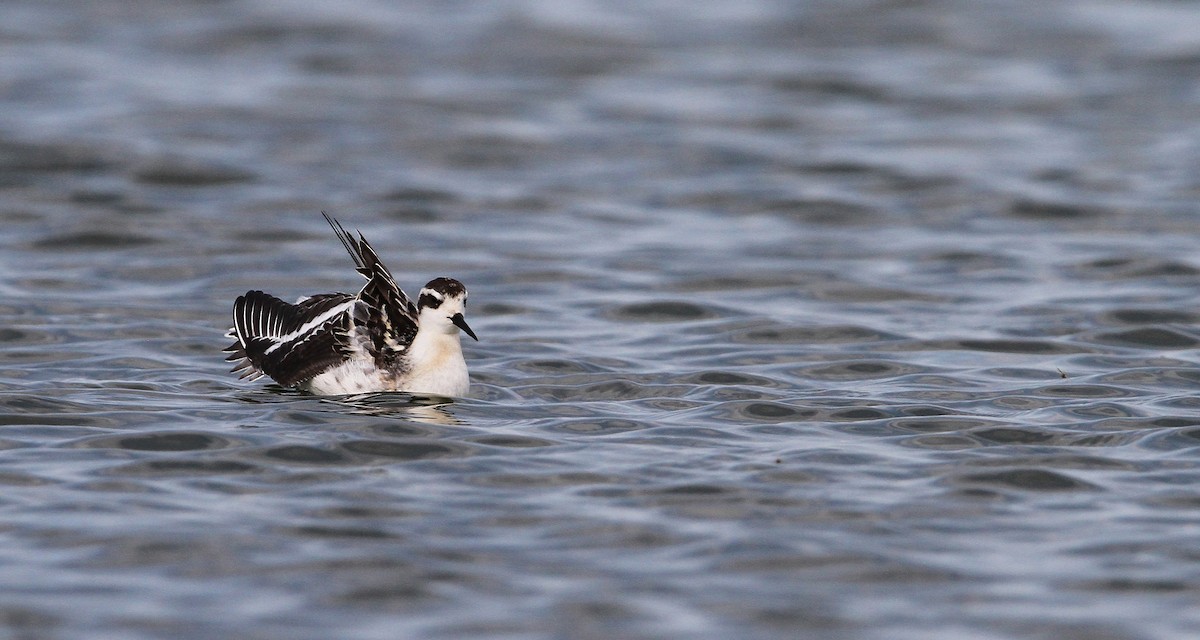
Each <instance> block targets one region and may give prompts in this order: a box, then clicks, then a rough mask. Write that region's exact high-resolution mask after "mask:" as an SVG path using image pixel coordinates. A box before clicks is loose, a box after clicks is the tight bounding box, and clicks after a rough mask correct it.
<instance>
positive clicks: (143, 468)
mask: <svg viewBox="0 0 1200 640" xmlns="http://www.w3.org/2000/svg"><path fill="white" fill-rule="evenodd" d="M262 470H263V469H262V467H259V466H258V465H254V464H251V463H249V462H242V461H240V460H219V459H218V460H197V459H188V458H171V459H160V460H143V461H140V462H134V463H130V464H124V465H120V466H116V467H113V468H112V469H109V470H108V471H107V473H111V474H115V475H124V476H147V477H171V476H204V475H216V476H226V475H244V474H252V473H260V472H262Z"/></svg>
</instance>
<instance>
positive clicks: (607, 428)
mask: <svg viewBox="0 0 1200 640" xmlns="http://www.w3.org/2000/svg"><path fill="white" fill-rule="evenodd" d="M652 426H653V425H652V424H650V423H647V422H642V421H639V420H628V419H624V418H584V419H566V420H564V419H557V420H555V421H554V422H553V423H552V424H549V425H547V426H545V427H542V429H543V430H548V431H554V432H560V433H569V434H578V435H589V436H603V435H609V434H613V433H625V432H628V431H642V430H644V429H649V428H651V427H652Z"/></svg>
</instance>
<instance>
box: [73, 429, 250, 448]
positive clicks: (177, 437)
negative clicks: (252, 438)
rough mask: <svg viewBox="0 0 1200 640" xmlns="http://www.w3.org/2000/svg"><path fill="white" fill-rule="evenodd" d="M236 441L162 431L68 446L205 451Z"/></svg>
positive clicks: (230, 444)
mask: <svg viewBox="0 0 1200 640" xmlns="http://www.w3.org/2000/svg"><path fill="white" fill-rule="evenodd" d="M235 444H237V443H236V441H234V440H231V439H229V438H226V437H223V436H217V435H213V434H209V433H198V432H188V431H164V432H158V433H140V434H137V435H132V436H130V435H106V436H99V437H94V438H85V439H82V440H76V441H75V442H72V443H70V445H68V446H72V447H83V448H89V449H126V450H129V451H206V450H214V449H225V448H228V447H231V446H235Z"/></svg>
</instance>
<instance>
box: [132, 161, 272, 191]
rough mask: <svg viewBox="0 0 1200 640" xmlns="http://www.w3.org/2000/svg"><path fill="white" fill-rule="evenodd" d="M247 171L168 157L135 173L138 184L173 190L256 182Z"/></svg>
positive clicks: (218, 164) (254, 177) (250, 172)
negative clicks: (171, 188) (165, 187)
mask: <svg viewBox="0 0 1200 640" xmlns="http://www.w3.org/2000/svg"><path fill="white" fill-rule="evenodd" d="M257 177H258V176H257V175H256V174H255V173H254V172H252V171H250V170H248V169H245V168H242V167H237V166H233V165H228V164H222V163H219V162H210V161H204V160H199V159H193V158H179V157H167V158H160V159H157V160H153V161H148V162H145V163H143V164H142V165H141V166H139V167H137V168H136V169H134V171H133V178H134V180H136V181H137V182H140V183H143V184H148V185H159V186H170V187H208V186H219V185H229V184H237V183H245V182H252V181H254V180H255V179H257Z"/></svg>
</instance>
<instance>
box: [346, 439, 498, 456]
mask: <svg viewBox="0 0 1200 640" xmlns="http://www.w3.org/2000/svg"><path fill="white" fill-rule="evenodd" d="M339 446H340V447H341V448H342V449H345V450H346V451H349V452H350V453H354V454H358V455H361V456H368V457H372V458H387V459H391V460H436V459H440V458H462V457H467V456H472V455H475V454H476V453H477V452H478V451H479V449H478V448H477V447H474V446H470V445H465V444H461V443H449V442H431V441H425V440H404V441H397V440H352V441H349V442H343V443H340V444H339Z"/></svg>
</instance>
